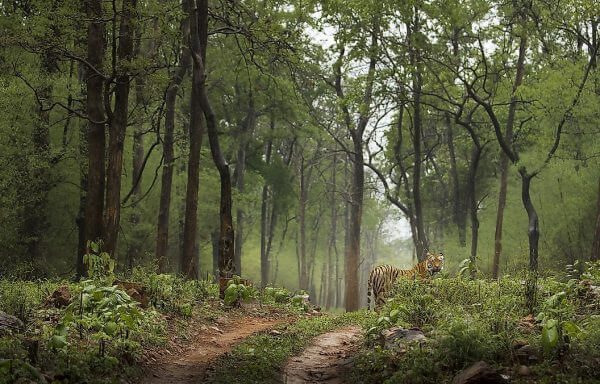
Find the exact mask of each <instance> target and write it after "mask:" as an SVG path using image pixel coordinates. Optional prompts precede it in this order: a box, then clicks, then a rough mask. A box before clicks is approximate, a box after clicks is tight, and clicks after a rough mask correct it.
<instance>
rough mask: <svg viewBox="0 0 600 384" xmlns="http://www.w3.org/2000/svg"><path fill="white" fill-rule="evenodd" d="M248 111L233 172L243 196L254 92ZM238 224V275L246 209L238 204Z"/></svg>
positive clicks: (239, 273) (240, 269)
mask: <svg viewBox="0 0 600 384" xmlns="http://www.w3.org/2000/svg"><path fill="white" fill-rule="evenodd" d="M248 98H249V100H248V111H247V113H246V116H245V118H244V119H243V121H242V122H241V124H240V125H239V128H240V132H239V142H238V150H237V156H236V165H235V170H234V172H233V174H234V179H235V186H236V188H237V190H238V192H239V193H240V195H242V194H243V193H244V187H245V185H244V184H245V181H244V176H245V173H246V152H247V149H248V141H249V136H250V135H251V134H252V131H253V130H254V125H255V121H256V111H255V110H254V98H253V95H252V91H250V92H249V94H248ZM236 216H237V217H236V224H237V231H236V237H235V252H234V258H235V259H234V263H235V270H236V272H237V274H238V275H241V274H242V243H243V241H244V209H243V208H242V204H238V208H237V212H236Z"/></svg>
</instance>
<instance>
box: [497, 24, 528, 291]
mask: <svg viewBox="0 0 600 384" xmlns="http://www.w3.org/2000/svg"><path fill="white" fill-rule="evenodd" d="M526 51H527V36H526V35H525V33H523V34H522V35H521V38H520V41H519V57H518V58H517V73H516V75H515V82H514V83H513V89H512V95H511V98H510V105H509V107H508V117H507V119H506V131H505V133H504V140H505V142H506V143H507V144H508V145H509V146H512V142H513V127H514V123H515V115H516V110H517V96H516V94H515V93H516V91H517V88H518V87H519V86H520V85H521V84H522V83H523V76H524V74H525V55H526ZM508 161H509V158H508V155H507V154H506V153H504V152H502V154H501V155H500V192H499V193H498V211H497V213H496V233H495V237H494V261H493V263H492V277H493V278H494V279H497V278H498V276H499V271H500V258H501V257H502V227H503V225H504V208H505V206H506V194H507V190H508V170H509V168H508Z"/></svg>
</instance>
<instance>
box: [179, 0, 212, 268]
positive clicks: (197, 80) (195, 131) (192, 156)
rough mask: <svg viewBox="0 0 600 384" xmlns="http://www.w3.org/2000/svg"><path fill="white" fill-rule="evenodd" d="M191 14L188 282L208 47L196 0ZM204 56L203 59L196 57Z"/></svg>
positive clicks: (194, 258) (193, 262)
mask: <svg viewBox="0 0 600 384" xmlns="http://www.w3.org/2000/svg"><path fill="white" fill-rule="evenodd" d="M188 8H189V12H190V41H191V44H190V48H191V55H192V58H193V66H192V96H191V107H190V110H191V116H190V131H189V136H190V153H189V158H188V171H187V173H188V183H187V190H186V207H185V225H184V232H183V253H182V255H181V269H182V272H183V274H184V276H185V277H186V278H188V279H197V278H198V254H196V249H197V248H196V237H197V232H198V231H197V225H198V217H197V212H198V185H199V182H200V147H201V146H202V135H203V134H204V129H205V121H204V119H203V118H202V112H203V111H202V108H201V107H200V105H201V100H200V98H201V97H202V94H201V88H202V87H204V78H205V74H204V64H203V63H204V61H203V60H204V59H203V58H204V56H205V55H206V49H205V45H202V43H201V41H200V39H201V36H200V34H201V32H200V28H201V25H200V24H202V23H203V21H204V20H205V18H204V16H202V15H201V14H200V13H198V12H197V9H196V4H195V1H194V0H188ZM203 26H204V25H202V27H203ZM195 55H199V56H200V57H201V59H200V60H197V59H195V58H194V56H195Z"/></svg>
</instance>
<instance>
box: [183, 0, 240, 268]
mask: <svg viewBox="0 0 600 384" xmlns="http://www.w3.org/2000/svg"><path fill="white" fill-rule="evenodd" d="M190 1H193V0H190ZM197 16H198V18H197V20H196V19H195V18H192V23H191V38H192V41H193V42H195V41H197V42H198V43H199V44H196V43H192V44H191V50H192V58H193V61H194V75H196V78H197V82H194V89H196V90H197V92H198V102H199V106H200V108H201V110H202V112H204V117H205V119H206V127H207V132H208V141H209V142H210V152H211V155H212V158H213V161H214V163H215V166H216V167H217V170H218V171H219V177H220V179H221V202H220V209H219V216H220V232H219V276H220V277H223V278H230V277H231V276H232V275H233V274H235V272H236V271H235V264H234V260H233V259H234V250H235V246H234V242H235V234H234V230H233V219H232V214H231V210H232V209H231V206H232V198H231V173H230V171H229V164H227V161H226V160H225V157H224V156H223V152H222V151H221V147H220V145H219V137H218V132H217V119H216V116H215V113H214V111H213V109H212V106H211V104H210V100H209V99H208V94H207V92H206V85H205V81H206V73H205V62H206V46H207V41H208V0H199V1H198V14H197ZM196 23H197V24H196ZM194 24H196V25H194Z"/></svg>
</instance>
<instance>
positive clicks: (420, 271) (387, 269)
mask: <svg viewBox="0 0 600 384" xmlns="http://www.w3.org/2000/svg"><path fill="white" fill-rule="evenodd" d="M443 267H444V254H443V253H441V252H440V253H438V254H433V253H430V252H427V256H426V257H425V259H424V260H423V261H421V262H419V263H417V265H415V266H414V267H413V268H412V269H400V268H397V267H394V266H392V265H380V266H378V267H375V268H374V269H373V270H372V271H371V273H370V274H369V285H368V290H367V308H368V309H370V308H371V293H372V294H373V299H374V301H375V306H374V309H377V308H378V307H379V306H381V305H383V304H384V303H385V295H386V293H387V292H388V291H389V290H390V289H391V288H392V286H393V285H394V282H396V280H397V279H398V277H400V276H402V277H406V278H409V279H416V278H419V279H426V278H428V277H431V276H433V275H434V274H436V273H438V272H440V271H441V270H442V269H443Z"/></svg>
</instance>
